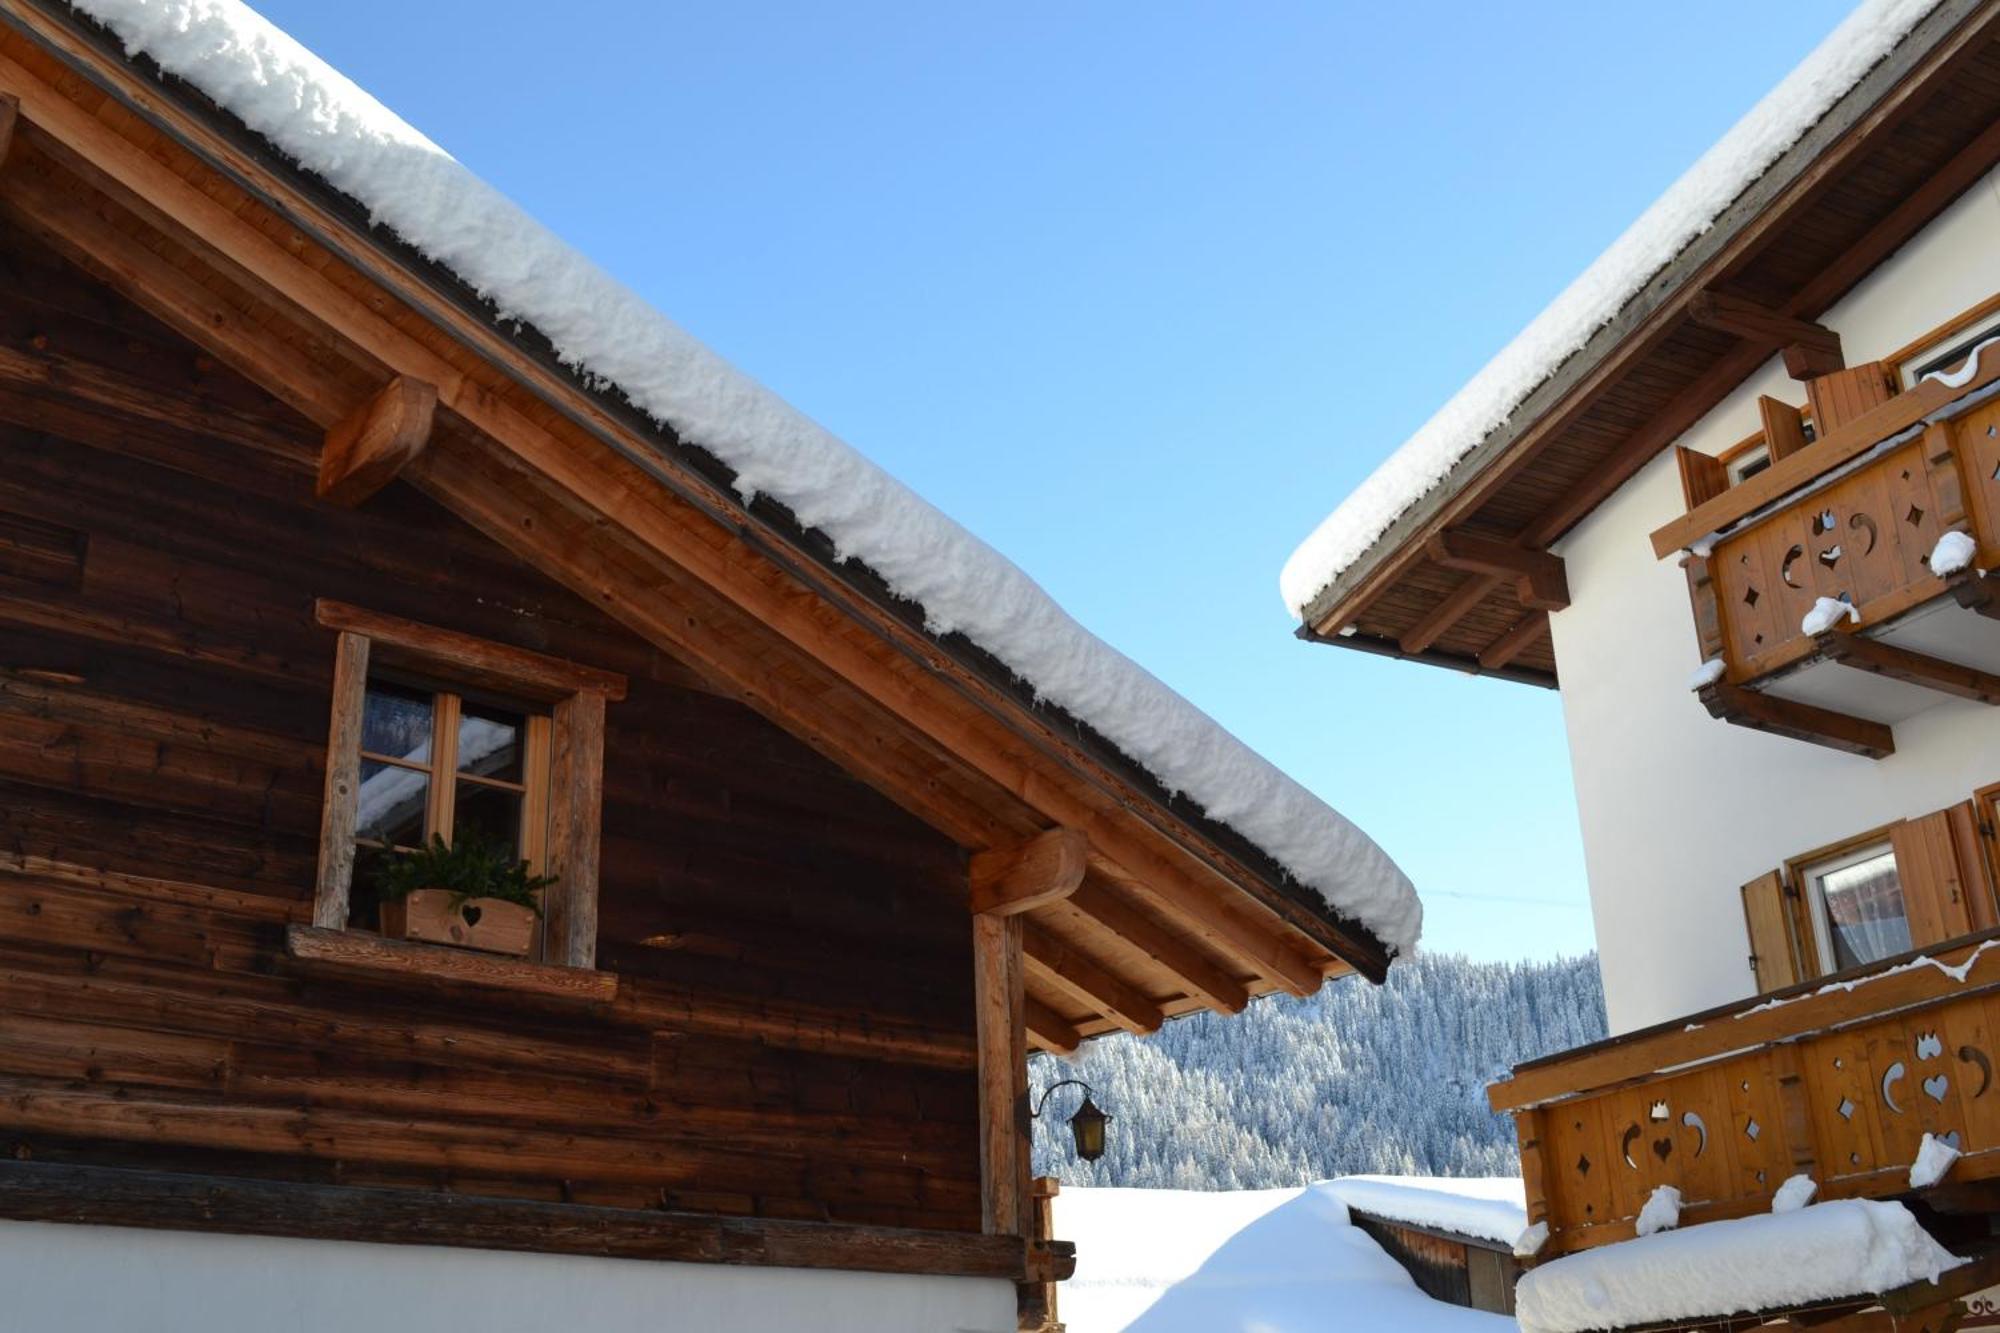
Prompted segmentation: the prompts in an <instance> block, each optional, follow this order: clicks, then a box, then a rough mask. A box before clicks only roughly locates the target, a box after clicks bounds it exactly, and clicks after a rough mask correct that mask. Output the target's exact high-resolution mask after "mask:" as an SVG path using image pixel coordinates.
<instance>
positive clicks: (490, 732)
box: [458, 703, 527, 782]
mask: <svg viewBox="0 0 2000 1333" xmlns="http://www.w3.org/2000/svg"><path fill="white" fill-rule="evenodd" d="M526 723H527V720H526V719H525V718H523V717H522V716H521V715H520V714H519V713H508V712H504V711H501V710H499V709H494V708H486V707H483V706H481V705H479V704H475V703H467V704H466V705H465V707H464V708H463V709H462V710H461V711H460V712H459V715H458V769H459V772H461V773H471V774H473V775H475V776H477V777H482V778H498V779H500V780H502V781H505V782H519V781H520V780H521V732H522V729H523V727H525V726H526Z"/></svg>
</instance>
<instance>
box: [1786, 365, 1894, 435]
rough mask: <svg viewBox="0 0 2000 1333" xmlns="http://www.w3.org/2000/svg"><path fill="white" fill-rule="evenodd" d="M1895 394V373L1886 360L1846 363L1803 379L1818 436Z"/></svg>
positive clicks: (1886, 400)
mask: <svg viewBox="0 0 2000 1333" xmlns="http://www.w3.org/2000/svg"><path fill="white" fill-rule="evenodd" d="M1895 396H1896V372H1895V368H1894V367H1892V366H1891V365H1890V364H1889V363H1888V362H1886V361H1870V362H1868V363H1867V364H1866V365H1860V366H1849V367H1848V368H1847V369H1846V370H1836V371H1834V372H1833V373H1832V374H1831V375H1821V376H1819V377H1818V378H1816V379H1810V380H1807V381H1806V398H1807V399H1808V400H1809V401H1810V402H1811V403H1812V412H1813V429H1814V430H1815V431H1816V432H1817V433H1818V437H1819V438H1820V439H1822V440H1823V439H1825V438H1826V437H1827V436H1829V435H1831V434H1833V433H1834V432H1835V431H1837V430H1839V429H1840V428H1841V427H1842V426H1844V425H1846V424H1847V423H1848V422H1850V421H1852V420H1854V418H1856V417H1858V416H1860V415H1861V414H1862V413H1863V412H1866V411H1868V409H1870V408H1872V407H1879V406H1881V405H1882V404H1883V403H1886V402H1888V401H1889V400H1890V399H1891V398H1894V397H1895Z"/></svg>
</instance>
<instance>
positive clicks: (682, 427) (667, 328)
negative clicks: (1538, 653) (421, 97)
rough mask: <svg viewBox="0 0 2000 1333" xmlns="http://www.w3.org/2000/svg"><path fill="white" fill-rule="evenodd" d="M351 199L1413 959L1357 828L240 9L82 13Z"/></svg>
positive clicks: (1410, 896) (1003, 562) (94, 7)
mask: <svg viewBox="0 0 2000 1333" xmlns="http://www.w3.org/2000/svg"><path fill="white" fill-rule="evenodd" d="M72 2H73V4H74V7H75V8H76V9H77V10H78V11H79V12H81V13H83V14H87V15H89V16H90V17H92V18H94V19H96V20H97V21H99V22H101V23H103V24H104V25H105V26H106V27H107V28H109V29H110V30H111V31H112V32H113V33H114V34H115V35H116V36H117V37H118V38H119V39H120V40H121V41H122V42H123V43H124V44H125V47H126V50H127V51H128V52H129V53H135V54H143V55H145V56H147V57H149V58H150V59H152V60H153V61H154V62H155V63H157V64H158V65H159V66H160V67H161V68H162V69H164V70H165V71H167V72H168V73H170V74H173V75H176V76H178V77H179V78H182V79H184V80H186V81H187V82H188V83H190V84H192V85H193V86H194V87H195V88H197V89H199V90H200V91H201V92H202V93H204V94H206V95H207V96H208V97H209V98H211V99H213V100H214V101H215V102H216V103H217V104H218V105H219V106H221V107H222V108H223V109H224V110H225V111H227V112H229V113H231V114H232V115H234V116H236V117H237V118H238V119H240V120H241V121H243V123H244V124H246V125H247V126H249V127H250V128H251V129H252V130H254V131H256V132H257V133H258V134H260V135H262V136H263V137H264V138H265V139H266V140H267V141H269V143H270V144H271V145H272V146H273V147H275V148H276V149H278V150H279V151H280V152H282V153H284V154H286V155H287V156H289V157H291V158H293V159H295V160H296V161H297V162H298V163H299V164H300V165H301V166H303V167H304V168H305V169H306V170H308V171H310V172H312V173H314V174H315V175H317V176H318V177H320V178H321V179H322V180H324V181H325V182H326V183H327V184H329V185H331V186H332V187H334V188H335V189H338V190H340V191H341V192H343V193H345V194H347V195H348V196H350V197H351V198H353V199H354V200H355V201H356V202H357V203H359V204H361V205H362V206H363V207H365V208H366V209H367V210H368V213H369V217H370V219H371V221H372V222H374V223H375V224H376V225H378V226H381V227H384V228H387V229H388V230H390V231H392V232H394V233H395V234H396V235H397V236H398V237H399V238H401V240H402V241H404V242H405V243H407V244H408V245H410V246H412V247H414V248H415V249H416V250H417V251H419V252H420V253H421V254H422V255H424V256H425V257H426V258H428V259H430V260H431V261H433V262H436V263H438V264H441V265H443V266H444V267H445V268H447V269H449V270H450V271H451V272H452V273H453V274H455V275H456V276H457V277H458V278H459V279H460V280H462V281H463V282H464V283H465V284H467V285H468V286H469V287H470V288H472V289H473V290H475V291H476V292H477V293H479V295H480V296H482V297H484V298H485V299H487V300H488V301H490V302H491V303H492V305H493V306H494V308H495V309H496V310H497V312H498V314H499V316H500V317H501V318H502V319H503V320H506V321H510V322H511V321H518V322H520V323H522V324H525V325H528V326H531V327H532V328H533V329H535V330H536V331H538V332H539V333H540V334H542V335H543V336H544V337H546V338H547V339H548V341H549V343H550V344H551V345H552V346H553V347H554V348H555V350H556V352H557V353H558V355H559V356H560V357H561V358H562V360H563V362H564V363H565V364H566V365H568V366H570V367H571V368H573V369H574V370H576V371H577V372H578V373H580V374H581V375H584V376H586V377H588V378H589V379H591V380H592V381H594V382H601V383H604V384H607V385H610V386H615V388H616V389H617V390H619V391H620V392H622V394H623V395H624V396H625V398H626V399H628V400H629V401H630V402H631V403H632V404H634V405H635V406H637V407H638V408H640V409H641V410H643V411H644V412H646V413H648V414H650V415H651V416H652V417H653V418H654V419H655V420H656V421H658V422H660V423H662V424H663V425H665V426H667V427H670V428H671V429H672V430H673V431H675V432H676V433H677V434H678V436H679V437H680V438H681V439H682V440H685V441H687V442H690V443H692V444H695V445H698V446H700V447H701V448H702V449H705V450H707V451H709V452H710V453H712V454H713V455H715V456H716V457H717V458H719V459H720V460H721V461H722V462H723V463H724V464H726V465H727V466H728V467H729V468H731V469H733V471H734V473H735V476H736V485H737V488H738V490H739V491H740V492H741V494H742V495H743V496H744V497H745V498H746V499H747V498H748V497H750V496H752V495H756V494H763V495H768V496H770V497H772V498H774V499H776V500H778V501H781V502H782V503H783V504H785V505H786V506H788V507H789V508H790V509H791V511H792V512H793V513H794V514H795V515H796V516H797V517H798V519H799V521H800V522H801V523H803V524H804V525H806V526H807V527H810V528H816V529H818V530H819V531H820V532H822V533H824V534H825V535H826V536H827V537H828V538H829V539H830V540H831V542H832V544H833V547H834V549H835V550H836V551H837V552H838V554H839V555H840V557H841V558H843V559H848V560H854V561H858V562H860V563H862V564H864V565H866V566H867V567H868V568H869V569H871V570H873V571H874V572H875V573H876V574H877V575H879V576H880V577H881V578H882V579H883V581H884V582H885V583H886V584H887V585H888V587H889V588H890V589H891V590H893V591H894V592H895V593H897V594H899V595H900V596H902V597H905V598H908V599H910V600H911V601H912V602H914V603H916V604H917V605H919V606H920V607H922V608H923V612H924V615H925V619H926V622H927V627H928V628H929V629H930V631H931V632H932V633H934V634H937V635H944V634H947V633H950V632H953V631H956V632H958V633H961V634H963V635H964V636H965V637H966V638H967V639H969V640H971V641H972V642H973V643H974V644H976V645H978V646H979V647H980V648H982V649H984V650H985V651H986V652H987V653H990V654H991V655H992V656H993V657H994V658H995V659H997V660H998V661H1000V662H1001V663H1003V664H1004V665H1005V666H1006V667H1007V668H1009V669H1010V670H1012V671H1013V672H1014V673H1016V674H1017V675H1018V676H1019V677H1020V678H1021V680H1023V681H1024V682H1026V684H1027V685H1028V686H1029V687H1030V688H1031V689H1032V690H1033V691H1034V692H1035V694H1036V695H1037V697H1038V698H1039V699H1041V700H1044V701H1046V702H1047V703H1050V704H1053V705H1055V706H1057V707H1059V708H1061V709H1063V710H1064V711H1066V712H1067V713H1069V714H1070V715H1071V716H1072V717H1074V718H1076V719H1077V720H1078V721H1080V722H1082V723H1085V724H1087V725H1088V726H1089V727H1091V728H1092V729H1094V730H1095V731H1096V732H1097V733H1098V734H1099V735H1101V736H1103V737H1104V738H1105V739H1106V740H1108V741H1109V742H1110V743H1111V744H1113V745H1115V746H1116V747H1118V749H1119V750H1120V751H1122V752H1123V754H1124V755H1125V756H1126V757H1128V758H1129V759H1131V760H1133V761H1134V762H1135V763H1137V764H1138V765H1140V766H1141V767H1143V768H1144V769H1145V770H1146V771H1148V772H1149V773H1151V774H1152V775H1153V776H1154V777H1155V778H1156V779H1157V780H1158V781H1159V782H1160V783H1161V784H1162V785H1163V786H1164V787H1165V788H1166V789H1167V790H1169V791H1172V792H1178V793H1181V794H1183V795H1185V796H1186V797H1188V798H1190V799H1191V800H1192V801H1193V802H1195V803H1196V804H1197V805H1198V806H1200V807H1201V809H1202V810H1203V811H1205V812H1206V814H1207V815H1208V816H1209V817H1211V818H1213V819H1215V820H1217V821H1219V822H1221V823H1222V824H1224V825H1227V826H1228V827H1229V828H1231V829H1233V830H1235V831H1236V832H1237V833H1239V834H1241V835H1242V836H1243V837H1244V838H1246V839H1248V840H1249V841H1250V842H1251V843H1252V844H1253V845H1254V846H1256V847H1258V848H1259V849H1261V850H1262V851H1263V852H1264V853H1266V854H1267V855H1269V856H1270V857H1271V858H1272V859H1273V860H1274V861H1275V862H1276V863H1277V864H1278V865H1279V866H1281V867H1283V869H1284V870H1285V871H1287V872H1289V873H1290V874H1291V875H1293V876H1294V877H1296V878H1297V879H1298V880H1299V881H1300V882H1301V883H1303V884H1305V885H1307V886H1309V887H1310V888H1312V889H1313V890H1315V891H1317V893H1318V894H1319V896H1320V897H1321V898H1323V899H1324V900H1325V902H1326V903H1327V904H1328V905H1329V906H1330V907H1331V908H1332V909H1333V910H1334V911H1335V912H1337V913H1339V914H1341V915H1343V916H1345V917H1347V918H1349V919H1350V920H1353V921H1355V922H1358V923H1359V924H1360V925H1361V926H1363V927H1365V928H1366V929H1367V930H1369V931H1370V932H1372V933H1373V934H1374V935H1375V936H1376V937H1377V939H1379V940H1380V941H1381V942H1382V943H1383V944H1384V945H1385V946H1386V947H1387V948H1389V949H1390V950H1392V951H1395V952H1399V953H1407V952H1408V951H1409V950H1410V948H1411V947H1412V946H1413V945H1414V944H1415V942H1416V939H1417V935H1418V931H1419V928H1420V926H1421V922H1422V908H1421V907H1420V905H1419V904H1418V902H1417V898H1416V894H1415V892H1414V891H1413V890H1412V888H1411V885H1410V882H1409V880H1408V879H1407V878H1406V877H1405V876H1404V875H1403V873H1402V872H1401V871H1400V870H1399V869H1398V868H1397V867H1396V865H1395V863H1394V862H1393V861H1391V860H1390V859H1389V857H1388V856H1387V854H1385V853H1384V852H1383V851H1382V850H1381V849H1380V848H1379V847H1377V846H1376V845H1375V843H1374V842H1373V841H1372V840H1371V839H1369V838H1368V836H1367V835H1366V834H1365V833H1363V832H1362V831H1361V830H1360V829H1359V828H1357V827H1355V825H1353V824H1352V823H1350V822H1349V821H1348V820H1346V819H1345V818H1343V817H1342V816H1341V815H1340V814H1339V813H1338V812H1336V811H1334V810H1332V809H1331V808H1329V807H1328V806H1327V805H1326V804H1324V803H1323V802H1322V801H1320V800H1319V799H1318V798H1317V797H1315V796H1314V795H1313V794H1312V793H1311V792H1309V791H1307V790H1306V789H1305V788H1304V787H1303V786H1301V785H1300V784H1299V783H1297V782H1296V781H1294V780H1293V779H1292V778H1290V777H1288V776H1287V775H1286V774H1284V773H1282V772H1280V771H1279V770H1278V769H1277V768H1275V767H1274V766H1273V765H1271V764H1270V763H1269V762H1268V761H1266V760H1265V759H1263V758H1262V757H1260V756H1259V755H1257V754H1256V753H1255V752H1253V751H1252V750H1251V749H1250V748H1249V747H1248V746H1246V745H1244V744H1243V743H1242V742H1241V741H1239V740H1237V739H1236V738H1235V737H1234V736H1232V735H1231V734H1230V733H1229V732H1227V731H1225V730H1224V729H1223V728H1222V727H1221V726H1220V725H1218V724H1217V723H1216V722H1214V721H1213V720H1212V719H1210V718H1209V717H1208V716H1207V715H1205V714H1204V713H1202V712H1201V710H1200V709H1198V708H1196V707H1195V706H1194V705H1193V704H1191V703H1189V702H1188V701H1187V700H1185V699H1183V698H1182V697H1181V696H1179V695H1178V694H1176V693H1174V692H1173V691H1172V690H1170V689H1168V688H1167V687H1166V686H1165V685H1164V684H1162V683H1161V682H1160V681H1159V680H1158V679H1156V678H1155V677H1154V676H1152V675H1151V674H1150V673H1148V672H1147V671H1145V670H1144V669H1143V668H1141V667H1139V666H1138V665H1137V664H1136V663H1134V662H1132V661H1131V660H1130V659H1129V658H1127V657H1125V656H1124V655H1123V654H1121V653H1119V652H1118V651H1117V650H1116V649H1114V648H1112V647H1110V646H1109V645H1108V644H1106V643H1104V642H1103V641H1102V640H1100V639H1098V638H1097V637H1096V636H1094V635H1092V634H1091V633H1090V632H1089V631H1088V630H1086V629H1084V627H1083V626H1082V625H1080V624H1078V623H1077V622H1076V621H1075V620H1074V619H1072V618H1071V617H1070V616H1069V615H1068V614H1067V613H1066V612H1064V611H1063V609H1062V608H1061V607H1060V606H1058V605H1057V604H1056V603H1055V601H1054V600H1053V599H1052V598H1051V597H1049V596H1048V594H1047V593H1045V592H1043V591H1042V589H1041V588H1039V587H1038V586H1037V585H1036V584H1035V582H1034V581H1033V580H1032V579H1030V578H1029V577H1028V576H1027V575H1026V574H1025V573H1023V572H1022V571H1021V570H1020V569H1019V568H1018V567H1016V566H1015V565H1014V564H1013V563H1011V562H1010V561H1008V560H1007V559H1006V558H1004V557H1003V556H1001V555H1000V554H999V553H998V552H997V551H995V550H993V548H991V547H990V546H988V545H986V544H985V543H984V542H982V541H980V540H979V539H978V538H977V537H975V536H973V535H972V534H971V533H970V532H968V531H966V529H964V528H963V527H960V526H959V525H958V524H957V523H954V522H953V521H952V520H951V519H949V518H947V517H946V516H945V515H944V514H942V513H940V512H939V511H938V510H937V509H935V508H933V507H932V506H931V505H929V504H928V503H926V502H925V501H924V500H923V499H922V498H920V497H919V496H917V495H916V494H914V493H913V492H912V491H910V490H909V489H908V488H907V487H905V486H903V485H902V484H901V483H900V482H898V481H897V480H896V479H895V478H893V477H891V476H890V475H889V474H888V473H886V472H884V471H883V470H882V469H881V468H879V467H877V466H875V465H874V464H873V463H871V462H869V461H868V460H867V459H866V458H864V457H863V456H862V455H861V454H860V453H858V452H856V451H855V450H854V449H852V448H850V447H849V446H848V445H846V444H845V443H843V442H842V441H840V440H839V439H837V438H835V437H834V436H833V435H832V434H831V433H830V432H828V431H827V430H825V429H824V428H823V427H821V426H819V425H818V424H817V423H815V422H813V421H812V420H811V419H809V418H808V417H806V416H805V415H804V414H803V413H801V412H799V411H798V410H797V409H795V408H794V407H792V406H791V405H790V404H788V403H786V402H785V401H783V400H782V399H780V398H779V397H778V396H777V395H776V394H774V393H772V392H770V391H769V390H767V389H765V388H764V387H763V386H762V385H760V384H758V383H757V382H756V381H755V380H753V379H751V378H750V377H749V376H747V375H745V374H743V373H742V372H740V371H738V370H737V369H736V368H735V367H733V366H731V365H729V364H728V363H727V362H725V361H724V360H723V359H722V358H721V357H719V356H717V355H716V354H715V353H714V352H712V351H710V350H709V349H708V348H707V347H705V346H703V345H702V344H701V343H699V342H697V341H696V340H695V339H694V338H693V337H691V336H690V335H689V334H688V333H687V332H685V331H684V330H682V329H681V328H680V327H679V326H678V325H676V324H674V323H673V321H671V320H669V319H668V318H667V317H666V316H664V315H662V314H661V313H660V312H659V311H657V310H655V309H654V308H653V307H652V306H650V305H648V304H647V303H646V302H645V301H644V300H643V299H641V298H640V297H639V296H637V295H636V294H635V293H633V292H632V291H631V290H629V289H628V288H626V287H625V286H624V285H623V284H621V283H620V282H618V281H617V280H616V279H614V278H613V277H611V276H610V275H609V274H608V273H606V272H605V271H604V270H603V269H601V268H599V267H598V266H597V265H596V264H594V263H593V262H591V261H590V260H589V259H587V258H585V257H584V256H583V255H582V254H580V253H578V252H577V251H576V250H574V249H572V248H571V247H570V246H568V245H566V244H565V243H564V242H563V241H561V240H560V239H559V238H557V237H556V236H555V235H554V234H553V233H552V232H550V231H549V230H548V229H546V228H545V227H543V226H542V225H541V224H539V223H537V222H536V221H535V220H534V219H533V218H531V217H529V216H528V215H527V214H526V213H525V212H523V211H522V210H521V209H520V208H519V207H517V206H516V205H515V204H514V203H513V202H511V201H510V200H508V199H507V198H506V197H505V196H504V195H502V194H500V192H499V191H497V190H495V189H494V188H493V187H492V186H490V185H488V184H487V183H486V182H485V181H483V180H481V179H480V178H479V177H478V176H476V175H474V174H473V173H472V172H471V171H470V170H468V169H467V168H466V167H464V166H463V165H461V164H460V163H459V162H457V161H456V160H454V159H453V158H452V157H451V156H450V155H449V154H447V153H446V152H444V151H443V150H442V149H440V148H439V147H438V146H437V145H436V144H434V143H432V142H431V141H430V140H429V139H427V138H425V137H424V136H423V135H422V134H420V133H418V132H417V131H416V130H414V129H412V128H411V127H410V126H409V125H407V124H405V123H404V122H403V121H402V120H401V119H400V118H398V117H397V116H396V115H395V114H394V113H393V112H391V111H390V110H388V108H386V107H384V106H383V105H382V104H381V103H379V102H377V101H376V100H375V99H374V98H373V97H371V96H369V95H368V94H367V93H365V92H363V91H362V90H361V89H360V88H359V87H357V86H356V85H355V84H354V83H353V82H351V81H350V80H348V79H347V78H345V77H343V76H342V75H341V74H340V73H339V72H338V71H336V70H334V69H332V68H330V67H329V66H327V65H326V64H325V63H324V62H323V61H321V60H320V59H319V58H318V57H316V56H314V55H313V54H312V53H311V52H309V51H307V50H306V49H305V48H304V47H302V46H301V45H299V44H298V43H297V42H296V41H294V40H293V39H292V38H290V37H289V36H287V35H286V34H285V33H283V32H281V31H280V30H278V29H277V28H276V27H274V26H272V25H271V24H270V23H269V22H267V21H266V20H264V19H263V18H262V17H261V16H259V15H258V14H256V13H255V12H253V11H252V10H250V9H249V8H247V7H246V6H244V5H243V4H241V3H239V2H238V0H72Z"/></svg>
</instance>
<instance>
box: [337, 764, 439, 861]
mask: <svg viewBox="0 0 2000 1333" xmlns="http://www.w3.org/2000/svg"><path fill="white" fill-rule="evenodd" d="M430 798H431V780H430V775H429V774H426V773H419V772H417V771H416V770H415V769H409V768H397V767H396V766H395V765H393V764H383V763H377V762H376V761H375V760H373V759H364V760H362V761H361V798H360V807H361V808H360V819H359V820H358V821H357V826H356V833H357V834H358V835H359V836H360V837H363V838H366V839H368V840H369V841H371V842H385V843H388V844H389V845H390V846H392V847H421V846H423V844H424V812H425V809H426V808H427V807H428V806H429V804H430Z"/></svg>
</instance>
